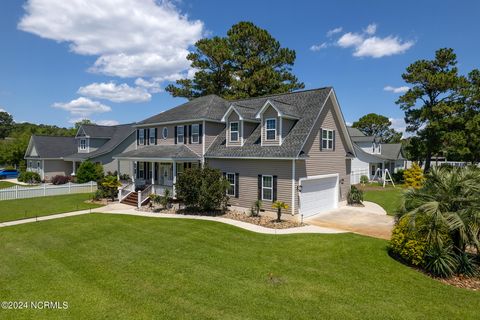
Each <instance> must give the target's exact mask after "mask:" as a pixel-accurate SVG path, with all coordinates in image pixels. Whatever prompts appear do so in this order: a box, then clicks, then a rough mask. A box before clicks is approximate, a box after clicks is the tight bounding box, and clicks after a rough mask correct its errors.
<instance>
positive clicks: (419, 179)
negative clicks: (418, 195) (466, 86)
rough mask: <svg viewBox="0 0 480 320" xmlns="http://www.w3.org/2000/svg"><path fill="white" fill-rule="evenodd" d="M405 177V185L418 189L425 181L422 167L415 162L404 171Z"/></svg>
mask: <svg viewBox="0 0 480 320" xmlns="http://www.w3.org/2000/svg"><path fill="white" fill-rule="evenodd" d="M403 179H404V181H405V186H407V187H412V188H416V189H418V188H421V187H422V185H423V182H424V181H425V177H424V176H423V170H422V168H421V167H420V166H419V165H418V164H417V163H415V162H414V163H413V165H412V167H411V168H409V169H407V170H404V171H403Z"/></svg>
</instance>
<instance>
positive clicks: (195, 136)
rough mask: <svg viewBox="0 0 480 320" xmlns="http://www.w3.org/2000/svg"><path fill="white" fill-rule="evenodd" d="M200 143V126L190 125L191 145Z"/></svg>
mask: <svg viewBox="0 0 480 320" xmlns="http://www.w3.org/2000/svg"><path fill="white" fill-rule="evenodd" d="M199 141H200V125H199V124H192V143H199Z"/></svg>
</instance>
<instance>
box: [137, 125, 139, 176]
mask: <svg viewBox="0 0 480 320" xmlns="http://www.w3.org/2000/svg"><path fill="white" fill-rule="evenodd" d="M139 138H140V129H137V146H138V144H139V143H138V139H139ZM137 178H138V177H137Z"/></svg>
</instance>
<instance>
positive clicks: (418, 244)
mask: <svg viewBox="0 0 480 320" xmlns="http://www.w3.org/2000/svg"><path fill="white" fill-rule="evenodd" d="M389 250H390V252H391V253H393V254H394V255H395V256H397V257H400V258H401V259H402V260H404V261H405V262H407V263H408V264H411V265H413V266H419V267H423V266H424V265H425V252H426V250H427V240H426V239H425V237H421V236H420V235H419V234H418V232H416V231H415V229H414V228H413V227H411V226H409V225H408V220H407V219H400V220H399V221H398V222H397V223H396V225H395V227H394V228H393V230H392V238H391V239H390V245H389Z"/></svg>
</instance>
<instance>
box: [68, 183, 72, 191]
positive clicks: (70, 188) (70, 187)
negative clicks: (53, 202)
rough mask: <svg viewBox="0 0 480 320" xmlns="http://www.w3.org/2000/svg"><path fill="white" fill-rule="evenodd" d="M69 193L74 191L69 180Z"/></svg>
mask: <svg viewBox="0 0 480 320" xmlns="http://www.w3.org/2000/svg"><path fill="white" fill-rule="evenodd" d="M68 193H72V183H71V182H68Z"/></svg>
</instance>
